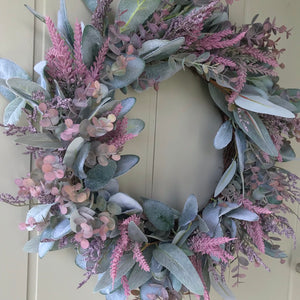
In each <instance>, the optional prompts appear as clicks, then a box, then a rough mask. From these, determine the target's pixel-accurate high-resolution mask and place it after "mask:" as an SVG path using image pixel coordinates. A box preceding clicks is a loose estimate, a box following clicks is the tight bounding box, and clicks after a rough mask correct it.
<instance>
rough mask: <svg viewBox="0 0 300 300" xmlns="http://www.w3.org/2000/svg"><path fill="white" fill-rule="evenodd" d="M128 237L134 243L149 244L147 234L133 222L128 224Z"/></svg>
mask: <svg viewBox="0 0 300 300" xmlns="http://www.w3.org/2000/svg"><path fill="white" fill-rule="evenodd" d="M128 236H129V238H130V239H131V240H133V241H136V242H139V243H148V239H147V237H146V236H145V234H144V233H143V232H142V230H141V229H140V228H139V227H138V226H137V225H136V224H135V223H134V222H133V221H131V222H130V223H129V224H128Z"/></svg>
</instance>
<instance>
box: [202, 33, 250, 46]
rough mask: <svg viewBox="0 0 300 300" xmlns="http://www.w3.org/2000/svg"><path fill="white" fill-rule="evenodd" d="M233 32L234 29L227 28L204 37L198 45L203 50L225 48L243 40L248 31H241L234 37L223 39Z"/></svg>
mask: <svg viewBox="0 0 300 300" xmlns="http://www.w3.org/2000/svg"><path fill="white" fill-rule="evenodd" d="M232 34H233V31H232V30H231V29H226V30H224V31H220V32H216V33H213V34H211V35H207V36H205V37H204V38H203V39H201V40H199V44H198V47H199V48H200V49H201V48H202V49H203V50H213V49H223V48H228V47H232V46H234V45H236V44H237V43H238V42H240V41H241V40H242V38H243V37H244V36H245V34H246V32H241V33H240V34H238V35H237V36H235V37H233V38H228V39H225V40H222V39H223V38H225V37H228V36H231V35H232Z"/></svg>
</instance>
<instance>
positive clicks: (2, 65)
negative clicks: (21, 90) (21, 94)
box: [0, 58, 30, 101]
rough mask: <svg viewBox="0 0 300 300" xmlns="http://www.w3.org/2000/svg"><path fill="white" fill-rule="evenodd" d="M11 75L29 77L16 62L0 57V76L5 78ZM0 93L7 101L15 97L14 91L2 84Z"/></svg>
mask: <svg viewBox="0 0 300 300" xmlns="http://www.w3.org/2000/svg"><path fill="white" fill-rule="evenodd" d="M12 77H14V78H23V79H30V76H29V75H28V74H27V73H26V72H25V71H24V70H23V69H22V68H21V67H19V66H18V65H17V64H15V63H14V62H12V61H10V60H8V59H5V58H0V78H1V79H4V80H6V79H9V78H12ZM0 94H2V95H3V96H4V97H5V98H6V99H8V100H9V101H12V100H14V99H15V98H16V95H15V94H14V93H12V92H11V91H10V90H9V89H8V88H7V87H5V86H2V85H0Z"/></svg>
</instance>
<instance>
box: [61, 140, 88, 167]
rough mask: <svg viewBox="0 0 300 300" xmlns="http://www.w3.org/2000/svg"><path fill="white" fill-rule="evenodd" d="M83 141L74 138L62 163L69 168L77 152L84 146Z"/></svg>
mask: <svg viewBox="0 0 300 300" xmlns="http://www.w3.org/2000/svg"><path fill="white" fill-rule="evenodd" d="M84 142H85V141H84V139H83V138H82V137H77V138H75V139H74V140H73V141H72V142H71V144H70V145H69V146H68V148H67V150H66V153H65V156H64V161H63V163H64V164H65V165H66V166H67V167H69V168H71V167H72V165H73V163H74V161H75V159H76V157H77V154H78V152H79V151H80V149H81V147H82V146H83V145H84Z"/></svg>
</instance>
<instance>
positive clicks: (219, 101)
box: [208, 83, 233, 119]
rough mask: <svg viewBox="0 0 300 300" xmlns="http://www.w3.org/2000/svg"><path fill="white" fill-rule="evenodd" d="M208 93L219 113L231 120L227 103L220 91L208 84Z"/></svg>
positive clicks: (231, 116)
mask: <svg viewBox="0 0 300 300" xmlns="http://www.w3.org/2000/svg"><path fill="white" fill-rule="evenodd" d="M208 89H209V93H210V95H211V97H212V99H213V100H214V102H215V104H216V105H217V106H218V107H219V109H220V110H221V111H223V112H224V113H225V114H226V115H227V116H228V117H229V118H230V119H232V118H233V115H232V112H230V111H229V110H228V107H227V105H228V102H227V101H226V99H225V94H224V93H222V92H221V91H220V89H218V88H217V87H215V86H214V85H213V84H211V83H209V84H208Z"/></svg>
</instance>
